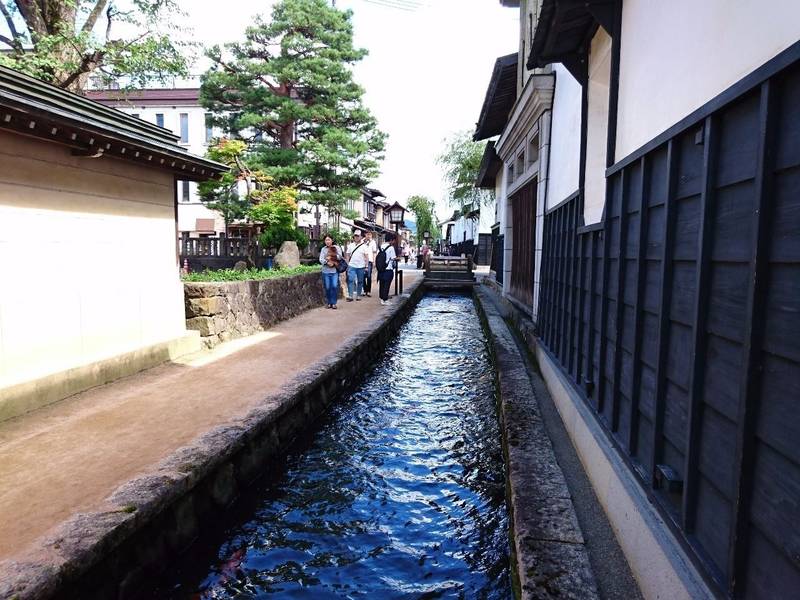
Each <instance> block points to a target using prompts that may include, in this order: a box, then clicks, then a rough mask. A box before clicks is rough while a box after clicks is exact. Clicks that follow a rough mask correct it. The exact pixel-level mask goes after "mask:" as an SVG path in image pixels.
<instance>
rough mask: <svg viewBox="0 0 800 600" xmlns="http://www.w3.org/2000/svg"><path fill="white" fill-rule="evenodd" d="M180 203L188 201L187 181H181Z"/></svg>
mask: <svg viewBox="0 0 800 600" xmlns="http://www.w3.org/2000/svg"><path fill="white" fill-rule="evenodd" d="M181 201H182V202H188V201H189V182H188V181H181Z"/></svg>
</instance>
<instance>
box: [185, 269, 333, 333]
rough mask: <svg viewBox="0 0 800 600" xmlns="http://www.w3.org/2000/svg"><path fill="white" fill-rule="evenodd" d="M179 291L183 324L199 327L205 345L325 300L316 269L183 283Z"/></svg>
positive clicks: (270, 323)
mask: <svg viewBox="0 0 800 600" xmlns="http://www.w3.org/2000/svg"><path fill="white" fill-rule="evenodd" d="M183 293H184V301H185V304H186V328H187V329H194V330H196V331H199V332H200V336H201V339H202V341H203V343H204V344H205V345H206V346H207V347H208V348H213V347H214V346H216V345H217V344H219V343H221V342H225V341H227V340H231V339H234V338H237V337H243V336H246V335H251V334H253V333H256V332H258V331H264V330H265V329H269V328H270V327H272V326H273V325H275V324H276V323H278V322H280V321H285V320H286V319H291V318H292V317H296V316H297V315H299V314H300V313H303V312H305V311H307V310H309V309H311V308H317V307H319V306H322V305H323V304H324V302H325V296H324V291H323V288H322V277H321V276H320V274H319V273H303V274H301V275H292V276H289V277H277V278H275V279H263V280H260V281H229V282H222V283H216V282H215V283H184V284H183ZM340 294H341V292H340Z"/></svg>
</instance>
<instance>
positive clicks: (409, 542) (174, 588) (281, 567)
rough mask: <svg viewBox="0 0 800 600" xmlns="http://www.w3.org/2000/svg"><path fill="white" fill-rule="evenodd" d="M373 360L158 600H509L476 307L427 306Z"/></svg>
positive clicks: (494, 429)
mask: <svg viewBox="0 0 800 600" xmlns="http://www.w3.org/2000/svg"><path fill="white" fill-rule="evenodd" d="M310 350H311V349H310ZM376 359H377V366H376V367H375V369H374V370H373V371H372V372H371V373H369V374H368V375H367V376H366V378H365V381H364V382H363V383H362V384H361V385H360V387H359V389H358V390H357V391H355V392H354V393H352V394H350V395H349V397H348V398H346V399H344V400H343V401H341V402H339V403H337V404H336V406H335V407H334V408H333V410H332V411H331V412H330V413H329V414H328V415H327V416H326V417H325V419H324V421H323V422H322V423H321V424H320V427H319V428H317V429H316V430H315V431H314V432H313V433H311V434H309V435H308V436H307V438H306V439H304V440H300V441H299V442H298V443H297V444H296V445H295V447H294V448H293V450H292V451H291V453H290V454H289V456H288V457H287V459H286V467H285V470H283V471H282V472H281V473H279V474H277V475H276V476H275V477H272V478H269V479H270V480H269V481H266V482H264V483H263V484H262V485H261V486H258V489H255V490H253V491H251V492H249V493H248V496H247V497H246V498H243V500H242V501H241V502H239V503H238V505H237V509H236V511H235V513H234V514H230V515H226V516H225V517H224V519H223V520H222V521H221V522H220V526H219V528H218V531H217V532H216V534H214V535H212V536H210V537H211V538H212V539H209V538H206V539H205V540H201V542H199V543H198V544H196V545H195V546H197V547H196V548H194V549H193V550H192V551H191V553H190V556H187V557H184V558H183V559H182V561H181V564H179V565H175V568H174V569H171V571H172V572H173V577H174V579H172V581H170V582H168V583H167V584H165V586H164V587H162V588H161V589H160V590H159V591H158V592H157V597H160V598H161V597H172V598H262V597H284V598H314V599H325V598H379V599H388V598H492V599H494V598H511V597H512V593H511V583H510V575H509V568H508V566H509V541H508V523H507V514H506V506H505V477H504V472H503V460H502V452H501V447H500V431H499V426H498V422H497V417H496V408H495V402H496V391H495V384H494V377H493V371H492V369H491V367H490V362H489V361H490V358H489V355H488V350H487V346H486V340H485V337H484V334H483V331H482V329H481V325H480V322H479V319H478V316H477V314H476V312H475V307H474V306H473V303H472V299H471V298H469V297H467V296H434V295H431V296H426V297H425V298H423V300H422V301H421V302H420V304H419V305H418V307H417V309H416V310H415V312H414V313H413V315H412V316H411V318H410V319H409V321H408V322H407V323H406V325H405V326H404V327H403V328H402V330H401V332H400V334H399V336H398V338H397V339H396V340H395V341H394V342H393V343H392V344H390V346H389V347H388V348H387V350H386V352H385V353H384V354H383V355H382V356H379V357H376Z"/></svg>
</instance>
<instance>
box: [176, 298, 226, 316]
mask: <svg viewBox="0 0 800 600" xmlns="http://www.w3.org/2000/svg"><path fill="white" fill-rule="evenodd" d="M229 312H230V309H229V308H228V303H227V302H226V300H225V298H224V297H223V296H211V297H210V298H206V297H204V298H188V299H187V301H186V316H187V317H211V316H216V315H220V316H223V317H224V316H227V315H228V313H229Z"/></svg>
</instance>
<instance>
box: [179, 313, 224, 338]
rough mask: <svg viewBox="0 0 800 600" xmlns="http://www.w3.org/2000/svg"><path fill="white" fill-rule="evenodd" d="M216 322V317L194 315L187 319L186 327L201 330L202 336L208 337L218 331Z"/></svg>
mask: <svg viewBox="0 0 800 600" xmlns="http://www.w3.org/2000/svg"><path fill="white" fill-rule="evenodd" d="M214 323H215V319H214V317H194V318H193V319H188V320H187V321H186V329H193V330H195V331H199V332H200V335H201V336H202V337H208V336H210V335H216V333H217V329H216V327H215V325H214Z"/></svg>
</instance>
